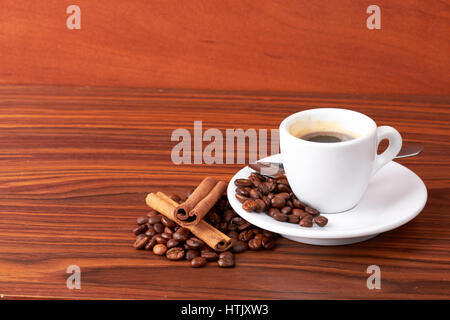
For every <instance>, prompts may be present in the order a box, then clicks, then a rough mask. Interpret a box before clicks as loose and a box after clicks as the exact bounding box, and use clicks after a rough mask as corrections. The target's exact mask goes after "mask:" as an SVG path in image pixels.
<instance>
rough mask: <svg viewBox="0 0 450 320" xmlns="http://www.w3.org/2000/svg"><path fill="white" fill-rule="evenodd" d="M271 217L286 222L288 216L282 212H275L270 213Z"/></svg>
mask: <svg viewBox="0 0 450 320" xmlns="http://www.w3.org/2000/svg"><path fill="white" fill-rule="evenodd" d="M272 218H274V219H275V220H277V221H281V222H286V221H288V216H287V215H286V214H283V213H281V212H276V213H274V214H273V215H272Z"/></svg>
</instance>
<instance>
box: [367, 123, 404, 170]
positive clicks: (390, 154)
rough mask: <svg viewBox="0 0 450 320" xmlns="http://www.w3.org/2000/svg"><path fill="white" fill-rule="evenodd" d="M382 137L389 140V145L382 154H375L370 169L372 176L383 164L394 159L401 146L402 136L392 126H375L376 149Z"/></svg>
mask: <svg viewBox="0 0 450 320" xmlns="http://www.w3.org/2000/svg"><path fill="white" fill-rule="evenodd" d="M384 139H388V140H389V146H388V147H387V149H386V150H385V151H384V152H383V153H382V154H378V155H377V156H376V158H375V163H374V165H373V169H372V176H373V175H374V174H375V173H377V171H378V170H380V169H381V168H382V167H383V166H384V165H385V164H387V163H388V162H389V161H391V160H392V159H394V158H395V157H396V156H397V154H398V153H399V152H400V149H401V148H402V137H401V135H400V133H398V131H397V130H395V129H394V128H392V127H389V126H381V127H378V128H377V146H376V148H377V149H378V145H379V144H380V142H381V140H384Z"/></svg>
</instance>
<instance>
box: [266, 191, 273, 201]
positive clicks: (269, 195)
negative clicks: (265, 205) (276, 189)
mask: <svg viewBox="0 0 450 320" xmlns="http://www.w3.org/2000/svg"><path fill="white" fill-rule="evenodd" d="M274 197H275V193H272V192H270V193H269V194H268V195H267V198H269V200H272V199H273V198H274Z"/></svg>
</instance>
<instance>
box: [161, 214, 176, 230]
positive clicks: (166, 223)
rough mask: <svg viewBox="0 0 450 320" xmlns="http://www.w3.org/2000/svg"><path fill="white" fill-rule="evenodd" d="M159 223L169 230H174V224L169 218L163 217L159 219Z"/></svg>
mask: <svg viewBox="0 0 450 320" xmlns="http://www.w3.org/2000/svg"><path fill="white" fill-rule="evenodd" d="M161 223H162V224H163V225H164V226H166V227H169V228H174V227H175V226H176V224H175V222H173V221H172V220H170V219H169V218H167V217H166V216H163V217H162V218H161Z"/></svg>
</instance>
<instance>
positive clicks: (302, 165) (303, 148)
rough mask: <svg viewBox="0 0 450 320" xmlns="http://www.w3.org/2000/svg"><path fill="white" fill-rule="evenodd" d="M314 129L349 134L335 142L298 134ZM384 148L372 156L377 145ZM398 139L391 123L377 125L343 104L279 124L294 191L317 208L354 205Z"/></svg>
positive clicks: (333, 210)
mask: <svg viewBox="0 0 450 320" xmlns="http://www.w3.org/2000/svg"><path fill="white" fill-rule="evenodd" d="M314 131H327V132H340V133H344V134H348V135H350V136H352V137H353V139H351V140H348V141H342V142H335V143H320V142H311V141H307V140H303V139H299V138H298V137H299V136H302V135H304V134H306V133H310V132H314ZM383 139H388V140H389V147H388V148H387V149H386V150H385V151H384V152H383V153H382V154H380V155H377V149H378V144H379V143H380V141H381V140H383ZM401 146H402V138H401V136H400V134H399V133H398V131H397V130H395V129H394V128H392V127H388V126H382V127H378V128H377V125H376V124H375V122H374V121H373V120H372V119H371V118H369V117H368V116H366V115H364V114H362V113H359V112H356V111H352V110H346V109H337V108H336V109H334V108H321V109H311V110H306V111H302V112H298V113H295V114H293V115H291V116H289V117H287V118H286V119H284V120H283V121H282V122H281V124H280V149H281V156H282V159H283V165H284V169H285V171H286V177H287V180H288V181H289V184H290V186H291V188H292V191H293V192H294V194H295V195H296V196H297V197H298V198H299V199H300V200H301V201H303V202H305V203H306V204H308V205H310V206H311V207H313V208H316V209H318V210H319V211H320V212H322V213H337V212H343V211H347V210H349V209H351V208H353V207H354V206H356V205H357V204H358V202H359V201H360V200H361V198H362V196H363V195H364V192H365V191H366V189H367V186H368V184H369V181H370V179H371V177H372V176H373V175H374V174H375V173H376V172H377V171H378V170H380V168H381V167H383V166H384V165H385V164H387V163H388V162H389V161H391V160H392V159H393V158H394V157H395V156H396V155H397V154H398V152H399V151H400V148H401Z"/></svg>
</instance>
